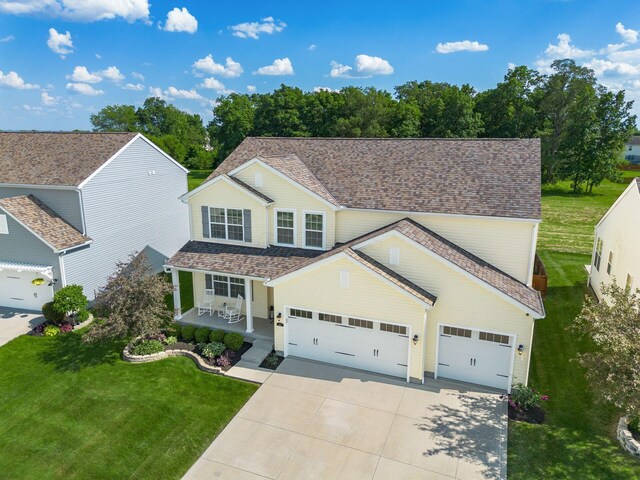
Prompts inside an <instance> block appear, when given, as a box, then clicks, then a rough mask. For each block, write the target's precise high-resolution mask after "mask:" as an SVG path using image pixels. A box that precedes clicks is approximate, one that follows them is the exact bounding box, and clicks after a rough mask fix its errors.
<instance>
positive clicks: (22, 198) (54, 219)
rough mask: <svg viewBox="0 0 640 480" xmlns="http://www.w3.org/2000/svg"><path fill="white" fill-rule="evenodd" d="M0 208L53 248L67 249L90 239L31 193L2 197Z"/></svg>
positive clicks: (58, 249)
mask: <svg viewBox="0 0 640 480" xmlns="http://www.w3.org/2000/svg"><path fill="white" fill-rule="evenodd" d="M0 208H2V209H3V210H4V211H6V212H7V213H8V214H9V215H10V216H12V217H13V218H15V219H16V220H17V221H18V222H20V223H21V224H22V225H24V226H25V227H26V228H27V229H29V230H31V231H32V232H34V233H35V234H36V235H37V236H38V237H40V238H41V239H42V240H43V241H44V242H45V243H47V244H48V245H49V246H51V247H52V248H53V249H54V250H57V251H62V250H68V249H70V248H73V247H78V246H80V245H84V244H86V243H88V242H90V241H91V239H90V238H89V237H86V236H84V235H83V234H82V233H80V232H79V231H78V230H76V229H75V228H73V227H72V226H71V225H69V224H68V223H67V222H66V221H65V220H64V219H62V217H60V216H59V215H58V214H57V213H56V212H54V211H53V210H51V209H50V208H49V207H48V206H47V205H45V204H44V203H42V202H41V201H40V200H38V199H37V198H36V197H34V196H33V195H28V196H26V195H19V196H16V197H7V198H2V199H0Z"/></svg>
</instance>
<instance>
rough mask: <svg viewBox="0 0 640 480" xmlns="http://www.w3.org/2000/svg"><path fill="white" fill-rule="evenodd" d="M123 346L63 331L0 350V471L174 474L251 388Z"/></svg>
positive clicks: (69, 475) (13, 474) (56, 475)
mask: <svg viewBox="0 0 640 480" xmlns="http://www.w3.org/2000/svg"><path fill="white" fill-rule="evenodd" d="M122 347H123V343H122V342H114V343H109V344H105V345H100V346H94V345H85V344H83V343H82V342H81V341H80V335H79V334H78V333H70V334H66V335H60V336H58V337H53V338H44V337H29V336H22V337H19V338H17V339H15V340H13V341H12V342H10V343H8V344H7V345H5V346H3V347H2V348H0V365H2V368H1V369H0V419H1V420H0V477H1V478H15V479H18V478H21V479H36V478H47V479H89V478H91V479H112V478H113V479H116V478H117V479H136V480H137V479H156V478H176V479H177V478H180V477H181V476H182V475H183V474H184V473H185V472H186V471H187V470H188V469H189V468H190V466H191V465H192V464H193V462H195V461H196V459H197V458H198V456H199V455H200V454H201V453H202V452H203V451H204V450H205V448H206V447H207V446H208V445H209V443H210V442H211V441H212V440H213V438H215V437H216V436H217V435H218V433H219V432H220V431H221V430H222V429H223V428H224V427H225V425H226V424H227V423H228V422H229V421H230V420H231V418H233V416H234V415H235V414H236V412H237V411H238V410H239V409H240V408H241V407H242V405H243V404H244V403H245V402H246V401H247V399H248V398H249V397H250V396H251V395H252V394H253V393H254V392H255V390H256V388H257V387H256V386H254V385H252V384H248V383H245V382H241V381H237V380H233V379H229V378H225V377H220V376H216V375H211V374H208V373H204V372H201V371H199V370H198V369H197V368H196V367H195V365H194V364H193V361H192V360H190V359H187V358H181V357H179V358H171V359H167V360H162V361H160V362H155V363H148V364H139V365H135V364H129V363H126V362H123V361H122V360H120V352H121V350H122Z"/></svg>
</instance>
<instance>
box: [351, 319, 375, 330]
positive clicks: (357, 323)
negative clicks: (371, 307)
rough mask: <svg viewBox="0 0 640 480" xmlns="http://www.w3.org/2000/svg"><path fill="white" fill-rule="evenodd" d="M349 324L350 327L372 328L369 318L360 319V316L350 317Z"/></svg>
mask: <svg viewBox="0 0 640 480" xmlns="http://www.w3.org/2000/svg"><path fill="white" fill-rule="evenodd" d="M349 325H351V326H352V327H360V328H369V329H371V330H373V322H372V321H370V320H362V319H360V318H350V319H349Z"/></svg>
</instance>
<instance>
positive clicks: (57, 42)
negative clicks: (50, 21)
mask: <svg viewBox="0 0 640 480" xmlns="http://www.w3.org/2000/svg"><path fill="white" fill-rule="evenodd" d="M47 45H48V46H49V48H50V49H51V51H52V52H54V53H57V54H58V55H60V56H61V57H62V58H64V56H65V55H67V54H69V53H73V49H74V46H73V40H71V33H69V31H67V33H58V31H57V30H56V29H55V28H50V29H49V40H47Z"/></svg>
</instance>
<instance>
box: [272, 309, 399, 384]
mask: <svg viewBox="0 0 640 480" xmlns="http://www.w3.org/2000/svg"><path fill="white" fill-rule="evenodd" d="M291 312H292V314H291V315H290V316H289V317H288V320H287V333H286V342H287V345H286V352H285V353H286V355H294V356H296V357H302V358H309V359H312V360H318V361H321V362H327V363H335V364H338V365H343V366H346V367H351V368H358V369H361V370H369V371H372V372H377V373H382V374H385V375H392V376H395V377H402V378H405V379H406V377H407V365H408V354H409V331H408V327H405V326H400V325H394V324H389V323H383V322H374V321H371V320H363V319H356V318H350V317H348V316H341V315H330V314H325V313H321V312H311V311H308V310H297V309H296V310H291Z"/></svg>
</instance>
